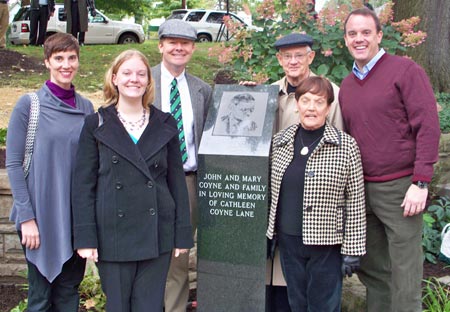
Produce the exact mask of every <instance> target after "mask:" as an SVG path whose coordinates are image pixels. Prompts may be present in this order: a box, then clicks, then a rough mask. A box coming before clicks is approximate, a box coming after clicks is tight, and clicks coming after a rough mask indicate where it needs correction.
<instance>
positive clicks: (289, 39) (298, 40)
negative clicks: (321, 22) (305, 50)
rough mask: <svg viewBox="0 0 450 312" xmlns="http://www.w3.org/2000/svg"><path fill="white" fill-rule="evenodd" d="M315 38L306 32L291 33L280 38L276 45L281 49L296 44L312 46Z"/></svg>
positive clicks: (276, 47)
mask: <svg viewBox="0 0 450 312" xmlns="http://www.w3.org/2000/svg"><path fill="white" fill-rule="evenodd" d="M313 42H314V41H313V38H312V37H311V36H308V35H306V34H298V33H294V34H289V35H287V36H284V37H282V38H280V39H278V40H277V41H276V42H275V44H274V46H275V49H277V50H279V49H281V48H287V47H294V46H310V47H312V45H313Z"/></svg>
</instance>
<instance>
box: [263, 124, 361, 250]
mask: <svg viewBox="0 0 450 312" xmlns="http://www.w3.org/2000/svg"><path fill="white" fill-rule="evenodd" d="M298 127H299V125H298V124H296V125H292V126H290V127H288V128H286V129H285V130H282V131H280V132H279V133H277V134H275V135H274V137H273V140H272V151H271V161H270V164H271V166H270V167H271V168H270V169H271V170H270V172H271V173H270V174H271V179H270V184H271V185H270V189H271V191H270V193H271V205H270V214H269V226H268V228H267V233H266V235H267V237H268V238H269V239H272V238H273V235H274V229H275V221H276V216H277V206H278V198H279V192H280V186H281V181H282V179H283V176H284V173H285V171H286V168H287V167H288V166H289V164H290V163H291V161H292V159H293V157H294V156H295V157H297V156H298V155H299V153H300V151H294V138H295V134H296V133H297V129H298ZM303 192H304V193H303V207H299V208H300V209H303V233H302V234H303V243H304V244H305V245H336V244H341V245H342V246H341V253H342V254H344V255H353V256H359V255H363V254H365V242H366V210H365V199H364V179H363V172H362V165H361V156H360V153H359V148H358V146H357V144H356V141H355V140H354V139H353V138H352V137H351V136H349V135H348V134H346V133H344V132H343V131H341V130H338V129H336V128H334V127H332V126H330V125H328V124H327V125H326V126H325V131H324V135H323V137H322V139H321V140H320V142H319V144H318V145H317V147H316V148H315V149H314V151H312V153H311V155H310V157H309V159H308V161H307V163H306V169H305V187H304V190H303Z"/></svg>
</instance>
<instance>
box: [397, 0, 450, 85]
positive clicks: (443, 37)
mask: <svg viewBox="0 0 450 312" xmlns="http://www.w3.org/2000/svg"><path fill="white" fill-rule="evenodd" d="M411 16H419V17H420V18H421V20H422V22H421V23H420V25H419V26H420V29H422V30H424V31H425V32H426V33H427V38H426V41H425V43H423V44H422V45H420V46H419V47H417V48H415V49H409V50H408V52H407V54H408V55H410V56H411V57H412V58H413V59H414V60H415V61H416V62H417V63H419V64H420V65H421V66H422V67H423V68H424V69H425V71H426V72H427V74H428V76H429V77H430V81H431V84H432V85H433V88H434V90H435V91H439V92H447V93H450V1H449V0H396V1H395V6H394V19H395V21H400V20H402V19H404V18H409V17H411Z"/></svg>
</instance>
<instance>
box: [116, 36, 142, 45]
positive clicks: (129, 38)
mask: <svg viewBox="0 0 450 312" xmlns="http://www.w3.org/2000/svg"><path fill="white" fill-rule="evenodd" d="M129 43H139V41H138V38H137V37H136V36H135V35H133V34H125V35H122V36H120V38H119V44H129Z"/></svg>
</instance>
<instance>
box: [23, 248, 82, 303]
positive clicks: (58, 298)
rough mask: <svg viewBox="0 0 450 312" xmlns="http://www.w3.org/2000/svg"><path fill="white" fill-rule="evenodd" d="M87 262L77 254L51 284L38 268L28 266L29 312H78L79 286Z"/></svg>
mask: <svg viewBox="0 0 450 312" xmlns="http://www.w3.org/2000/svg"><path fill="white" fill-rule="evenodd" d="M85 264H86V261H85V260H84V259H82V258H80V257H78V255H77V254H76V253H74V255H73V256H72V258H70V259H69V260H68V261H67V262H66V263H65V264H64V266H63V268H62V271H61V273H60V274H59V275H58V277H57V278H56V279H55V280H54V281H53V282H51V283H50V282H49V281H48V280H47V279H46V278H45V277H44V276H43V275H42V274H41V273H40V272H39V270H38V268H37V267H36V266H35V265H34V264H32V263H31V262H29V261H27V265H28V306H27V311H28V312H38V311H39V312H41V311H47V312H77V311H78V304H79V295H78V286H79V285H80V283H81V281H82V280H83V276H84V268H85Z"/></svg>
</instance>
